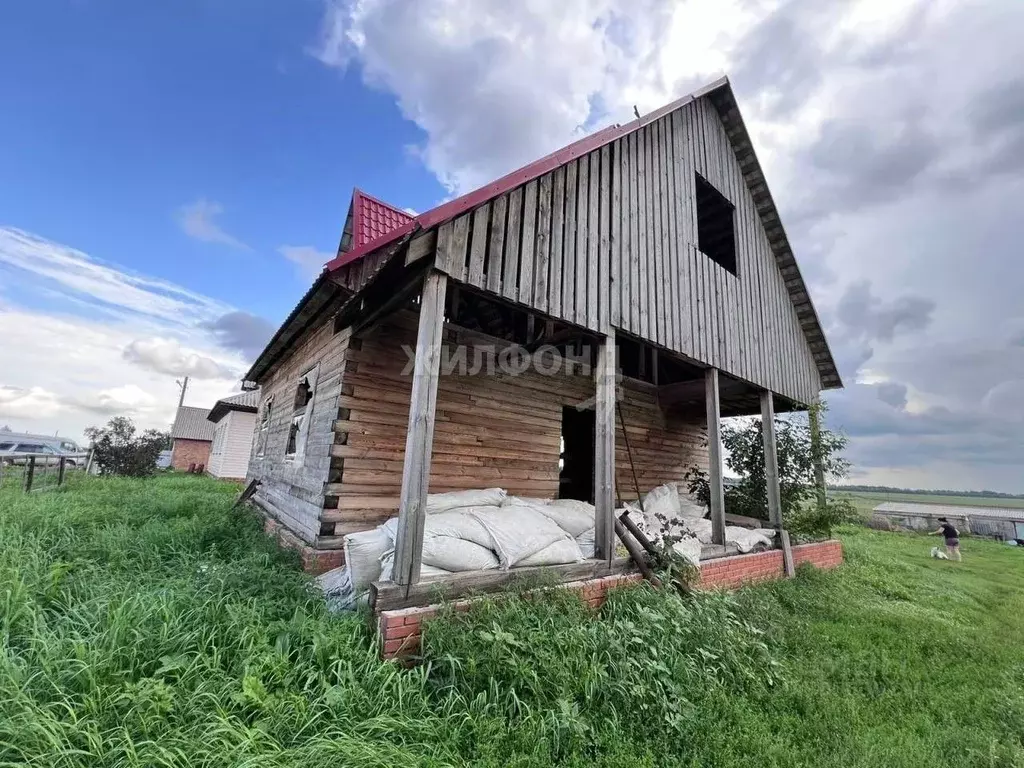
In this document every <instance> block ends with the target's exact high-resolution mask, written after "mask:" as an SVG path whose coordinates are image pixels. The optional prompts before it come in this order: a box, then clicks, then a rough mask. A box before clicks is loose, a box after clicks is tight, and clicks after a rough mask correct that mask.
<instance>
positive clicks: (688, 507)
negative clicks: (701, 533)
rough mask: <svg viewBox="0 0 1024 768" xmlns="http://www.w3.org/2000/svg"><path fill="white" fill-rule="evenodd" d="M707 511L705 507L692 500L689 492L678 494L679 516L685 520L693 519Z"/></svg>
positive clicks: (702, 515)
mask: <svg viewBox="0 0 1024 768" xmlns="http://www.w3.org/2000/svg"><path fill="white" fill-rule="evenodd" d="M707 513H708V510H707V508H706V507H705V506H703V505H702V504H699V503H698V502H696V501H694V500H693V499H692V498H691V497H690V495H689V494H686V493H680V494H679V517H681V518H683V519H687V520H695V519H699V518H701V517H704V515H706V514H707Z"/></svg>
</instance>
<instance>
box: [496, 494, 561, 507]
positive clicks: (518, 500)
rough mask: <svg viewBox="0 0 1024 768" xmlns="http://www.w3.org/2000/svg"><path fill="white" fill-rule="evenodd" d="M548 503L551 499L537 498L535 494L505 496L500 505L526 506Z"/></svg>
mask: <svg viewBox="0 0 1024 768" xmlns="http://www.w3.org/2000/svg"><path fill="white" fill-rule="evenodd" d="M550 503H551V499H539V498H537V497H535V496H506V497H505V500H504V501H503V502H501V506H503V507H514V506H516V505H520V506H521V505H523V504H525V505H526V506H528V507H546V506H547V505H548V504H550Z"/></svg>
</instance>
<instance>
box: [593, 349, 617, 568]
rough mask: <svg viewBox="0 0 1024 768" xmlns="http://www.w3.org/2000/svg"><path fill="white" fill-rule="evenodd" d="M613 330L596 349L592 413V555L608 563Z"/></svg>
mask: <svg viewBox="0 0 1024 768" xmlns="http://www.w3.org/2000/svg"><path fill="white" fill-rule="evenodd" d="M615 372H616V371H615V334H614V333H610V334H608V335H607V336H605V338H604V340H603V342H602V344H601V346H600V347H598V350H597V366H596V369H595V382H594V384H595V388H596V398H595V401H596V406H595V414H594V506H595V508H596V512H595V515H596V516H595V520H594V524H595V529H594V556H595V557H596V558H598V559H599V560H606V561H608V562H609V563H610V562H611V560H612V557H613V556H614V554H615V527H614V522H613V520H614V514H615Z"/></svg>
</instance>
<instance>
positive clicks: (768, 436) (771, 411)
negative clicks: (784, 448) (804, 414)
mask: <svg viewBox="0 0 1024 768" xmlns="http://www.w3.org/2000/svg"><path fill="white" fill-rule="evenodd" d="M761 437H762V438H763V439H764V482H765V496H766V497H767V498H768V520H769V521H770V522H771V524H772V526H773V527H774V528H775V530H777V531H780V530H782V498H781V494H780V493H779V457H778V454H777V453H776V451H775V401H774V400H773V399H772V393H771V392H768V391H767V390H766V391H762V392H761Z"/></svg>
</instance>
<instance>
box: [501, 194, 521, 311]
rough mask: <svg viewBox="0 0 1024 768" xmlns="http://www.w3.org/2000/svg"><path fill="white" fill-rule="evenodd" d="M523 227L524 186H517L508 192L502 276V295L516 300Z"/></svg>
mask: <svg viewBox="0 0 1024 768" xmlns="http://www.w3.org/2000/svg"><path fill="white" fill-rule="evenodd" d="M522 228H523V188H522V187H517V188H515V189H513V190H512V191H511V192H509V194H508V228H507V229H506V230H505V260H504V265H503V271H504V274H503V275H502V278H501V295H502V296H504V297H505V298H506V299H511V300H512V301H515V300H516V298H517V297H518V295H519V285H518V282H519V244H520V240H521V236H522Z"/></svg>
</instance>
